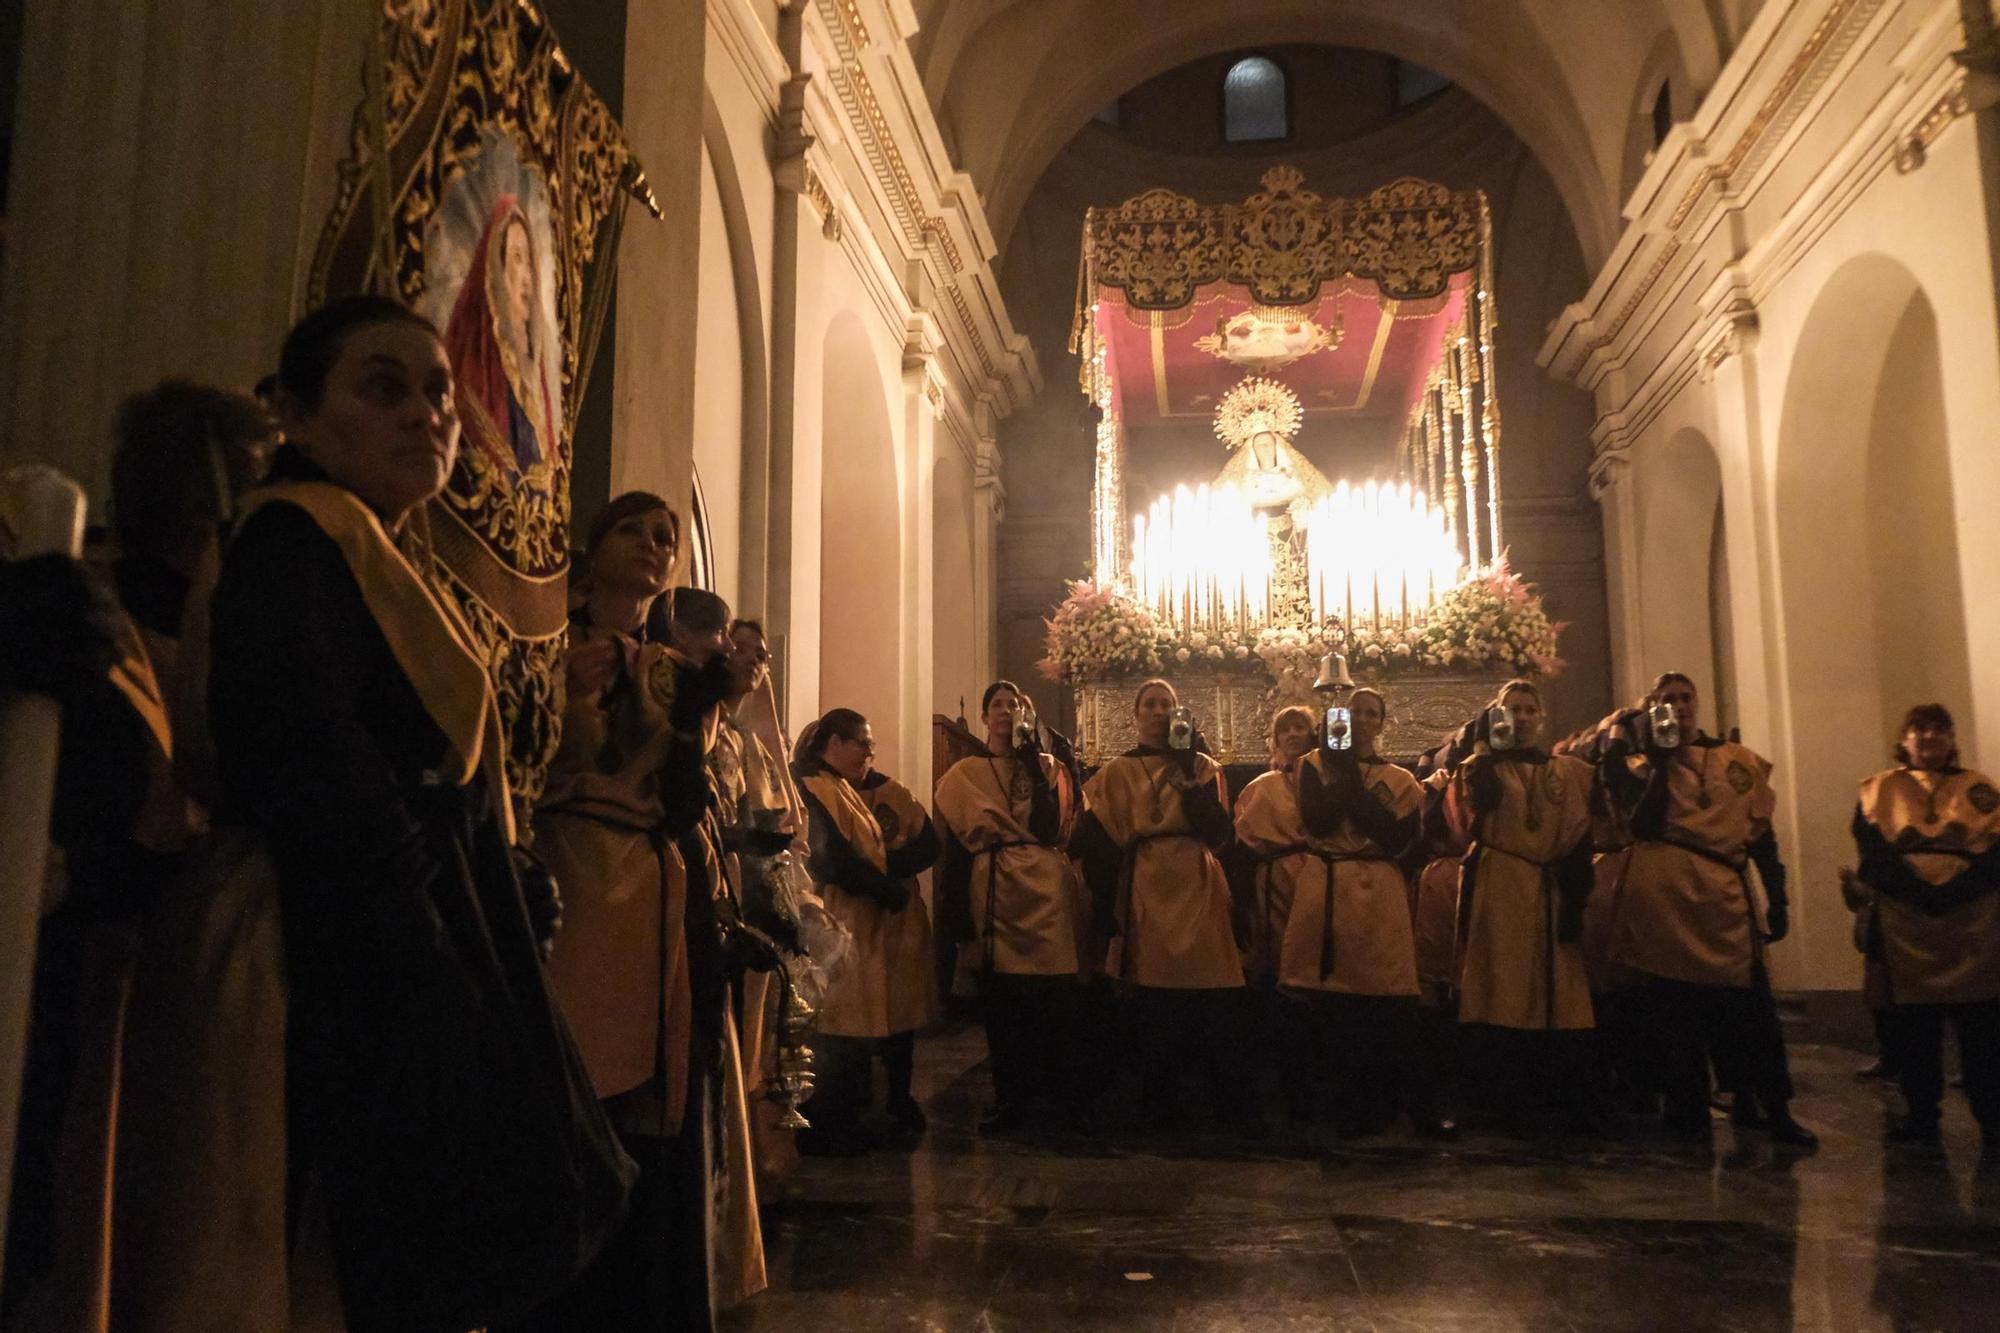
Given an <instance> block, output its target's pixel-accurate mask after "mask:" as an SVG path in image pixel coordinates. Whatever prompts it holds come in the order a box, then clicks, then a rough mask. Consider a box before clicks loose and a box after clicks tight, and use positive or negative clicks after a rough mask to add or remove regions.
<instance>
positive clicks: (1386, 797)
mask: <svg viewBox="0 0 2000 1333" xmlns="http://www.w3.org/2000/svg"><path fill="white" fill-rule="evenodd" d="M1368 794H1369V795H1370V796H1373V797H1374V798H1375V799H1376V800H1378V801H1380V802H1381V803H1382V804H1383V805H1390V804H1393V802H1394V796H1393V794H1392V793H1391V792H1390V790H1389V784H1388V783H1386V782H1377V783H1376V784H1375V785H1374V786H1372V787H1370V788H1369V789H1368Z"/></svg>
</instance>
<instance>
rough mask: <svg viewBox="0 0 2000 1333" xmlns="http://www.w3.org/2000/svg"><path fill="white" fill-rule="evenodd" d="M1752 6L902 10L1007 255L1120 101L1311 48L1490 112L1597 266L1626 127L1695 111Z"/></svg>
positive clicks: (959, 2)
mask: <svg viewBox="0 0 2000 1333" xmlns="http://www.w3.org/2000/svg"><path fill="white" fill-rule="evenodd" d="M1758 3H1759V0H1423V2H1422V3H1412V0H1227V3H1224V2H1223V0H912V7H913V9H914V10H915V13H916V17H917V19H918V21H919V24H920V27H919V29H918V32H917V34H916V36H915V38H914V39H913V42H912V52H913V54H914V56H915V58H916V62H917V66H918V69H919V70H920V71H921V73H922V75H923V79H924V86H925V90H926V92H927V93H928V95H929V97H930V100H931V104H932V108H933V110H934V111H935V112H936V114H937V118H938V122H939V124H940V126H941V127H942V128H943V131H944V133H945V136H946V140H947V143H948V144H949V146H950V148H951V150H952V154H953V156H954V158H955V159H956V160H957V162H958V163H959V165H960V166H961V167H962V168H964V169H965V170H966V171H967V172H969V173H970V174H971V175H972V178H973V179H974V181H976V182H977V184H978V186H979V189H980V192H981V194H982V195H983V196H984V198H985V201H986V207H987V215H988V217H989V219H990V221H991V223H992V226H993V231H994V234H995V237H996V238H997V239H998V241H999V243H1000V245H1001V247H1002V248H1003V249H1004V248H1005V246H1006V243H1007V237H1008V235H1009V233H1010V232H1011V230H1012V228H1013V226H1014V223H1015V221H1016V220H1017V218H1018V217H1019V215H1020V211H1021V208H1022V206H1023V204H1024V202H1025V201H1026V199H1027V197H1028V194H1029V192H1030V191H1031V190H1032V189H1033V188H1034V185H1035V182H1036V181H1037V180H1038V179H1040V177H1041V175H1042V172H1043V171H1044V170H1045V169H1046V168H1047V166H1048V163H1049V161H1050V159H1051V158H1052V157H1054V155H1055V154H1056V152H1057V151H1058V150H1059V149H1060V148H1061V147H1062V145H1063V144H1064V143H1066V142H1068V140H1069V139H1070V138H1071V137H1072V136H1073V135H1075V133H1076V132H1077V130H1078V129H1079V128H1081V127H1082V126H1083V125H1084V124H1085V122H1087V121H1088V120H1089V119H1090V118H1091V116H1093V115H1094V114H1096V113H1097V111H1098V110H1100V109H1101V108H1102V107H1103V106H1105V105H1106V104H1107V103H1109V102H1110V101H1112V100H1113V99H1114V98H1116V97H1117V96H1118V95H1119V94H1120V93H1122V92H1125V91H1126V90H1128V89H1130V88H1132V87H1134V86H1136V85H1137V84H1139V83H1141V82H1143V81H1145V80H1146V79H1148V78H1150V77H1152V76H1153V75H1155V74H1158V73H1160V72H1162V71H1164V70H1167V69H1171V68H1173V67H1174V66H1176V65H1179V64H1181V63H1183V62H1185V61H1187V60H1190V59H1193V58H1195V57H1198V56H1201V55H1206V54H1209V53H1212V52H1216V51H1227V50H1233V49H1237V48H1241V47H1247V46H1257V45H1266V44H1277V43H1287V42H1319V43H1331V44H1338V45H1341V46H1350V47H1365V48H1369V49H1373V50H1379V51H1385V52H1388V53H1389V54H1391V55H1395V56H1398V57H1401V58H1402V59H1405V60H1409V61H1412V62H1414V63H1416V64H1420V65H1425V66H1428V67H1429V68H1431V69H1435V70H1437V71H1438V72H1440V73H1442V74H1444V75H1445V76H1447V77H1448V78H1450V79H1452V80H1453V81H1455V82H1456V83H1458V84H1459V85H1460V86H1462V87H1464V88H1465V89H1467V90H1468V91H1470V92H1471V93H1472V94H1473V95H1475V96H1477V97H1478V98H1480V99H1481V100H1482V101H1484V102H1485V103H1486V104H1487V105H1489V106H1490V107H1492V108H1493V109H1494V111H1496V112H1497V113H1498V114H1499V115H1500V116H1501V117H1502V118H1503V119H1504V120H1506V121H1507V123H1508V124H1509V125H1510V126H1511V127H1512V128H1513V130H1514V132H1515V133H1516V134H1517V135H1519V136H1520V138H1521V139H1522V140H1523V141H1524V142H1525V143H1526V144H1527V145H1528V146H1529V148H1530V149H1531V150H1532V151H1533V152H1534V153H1535V154H1536V155H1537V156H1538V157H1539V158H1540V159H1541V161H1542V163H1543V165H1544V166H1545V167H1546V168H1547V169H1548V171H1549V174H1550V176H1551V177H1552V178H1553V179H1554V180H1555V182H1556V185H1557V188H1558V189H1559V190H1560V191H1561V192H1562V196H1563V199H1564V202H1565V203H1566V204H1567V206H1568V208H1569V211H1570V214H1571V217H1572V220H1573V221H1574V223H1575V225H1576V230H1577V235H1578V238H1579V239H1580V241H1581V242H1582V245H1583V250H1584V256H1585V259H1586V261H1587V262H1588V263H1590V264H1591V265H1592V266H1593V267H1594V266H1595V265H1596V264H1597V263H1598V262H1600V261H1601V260H1602V259H1603V258H1604V257H1605V256H1606V255H1608V254H1609V252H1610V249H1611V246H1612V243H1613V241H1614V240H1615V238H1616V236H1617V231H1618V211H1619V205H1620V203H1621V202H1622V198H1623V195H1624V192H1625V189H1626V187H1627V185H1628V184H1629V180H1628V179H1627V177H1628V175H1629V171H1628V166H1629V156H1630V154H1629V151H1628V150H1629V143H1630V137H1631V132H1630V129H1631V125H1632V123H1633V118H1634V116H1635V115H1643V114H1645V112H1646V111H1647V110H1648V109H1649V108H1650V103H1651V97H1652V95H1653V91H1654V90H1655V89H1656V88H1657V86H1658V81H1659V77H1660V76H1661V75H1662V74H1671V75H1672V76H1673V78H1674V79H1675V81H1676V83H1677V85H1678V88H1677V91H1676V96H1675V99H1674V100H1675V106H1676V108H1677V109H1681V110H1683V113H1684V110H1685V108H1688V107H1691V106H1692V105H1693V104H1694V98H1696V97H1698V96H1699V94H1700V93H1702V92H1704V91H1706V89H1707V88H1708V86H1709V85H1710V84H1711V83H1712V82H1713V81H1714V78H1715V75H1716V72H1717V70H1718V69H1719V68H1720V67H1721V64H1722V60H1723V58H1724V56H1725V55H1726V54H1727V52H1728V51H1729V50H1730V49H1731V48H1732V47H1733V46H1734V44H1735V42H1736V40H1737V39H1738V38H1740V37H1741V35H1742V32H1743V29H1744V28H1745V27H1746V26H1747V24H1748V22H1749V17H1750V15H1751V14H1752V13H1753V12H1754V11H1755V9H1756V8H1757V6H1758ZM1642 103H1643V105H1642Z"/></svg>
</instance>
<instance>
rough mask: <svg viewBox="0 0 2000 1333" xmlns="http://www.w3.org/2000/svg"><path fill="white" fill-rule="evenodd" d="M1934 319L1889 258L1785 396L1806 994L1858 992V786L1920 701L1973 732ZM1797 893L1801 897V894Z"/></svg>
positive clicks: (1863, 272) (1786, 596)
mask: <svg viewBox="0 0 2000 1333" xmlns="http://www.w3.org/2000/svg"><path fill="white" fill-rule="evenodd" d="M1942 372H1943V363H1942V358H1941V355H1940V346H1939V340H1938V326H1937V317H1936V315H1935V313H1934V312H1933V310H1932V308H1931V304H1930V301H1929V299H1928V298H1927V297H1926V296H1925V295H1924V293H1923V291H1922V289H1921V288H1920V287H1919V286H1918V285H1917V282H1916V279H1915V278H1914V277H1913V276H1912V275H1911V274H1910V273H1909V271H1908V270H1906V269H1904V268H1903V267H1902V266H1901V265H1900V264H1898V263H1896V262H1895V261H1893V260H1891V259H1888V258H1886V257H1883V256H1875V255H1870V256H1864V257H1862V258H1860V259H1856V260H1853V261H1851V262H1850V263H1848V265H1847V266H1846V267H1844V268H1843V269H1841V270H1840V272H1838V273H1837V274H1835V276H1834V277H1833V279H1832V281H1830V282H1829V283H1828V284H1827V286H1826V288H1825V289H1824V290H1823V291H1822V292H1821V293H1820V295H1819V297H1818V298H1817V299H1816V301H1815V303H1814V305H1813V308H1812V313H1811V315H1810V316H1809V317H1808V318H1807V320H1806V324H1805V332H1804V334H1803V336H1802V337H1801V338H1800V340H1799V342H1798V346H1797V350H1796V352H1795V354H1794V358H1793V361H1792V371H1791V375H1790V378H1789V380H1788V381H1787V383H1786V386H1785V396H1784V417H1783V421H1782V427H1781V433H1780V435H1779V441H1778V467H1777V487H1776V506H1777V526H1778V548H1779V561H1778V574H1779V603H1780V607H1781V626H1782V634H1783V655H1782V661H1783V663H1784V668H1783V669H1784V673H1785V677H1786V684H1787V686H1788V687H1789V688H1788V690H1787V695H1788V699H1789V705H1790V731H1791V736H1792V753H1791V758H1792V766H1793V771H1792V772H1790V773H1789V774H1787V775H1785V780H1786V781H1788V782H1789V783H1791V784H1792V788H1793V791H1794V792H1795V796H1796V800H1797V810H1798V847H1797V848H1796V850H1795V854H1794V857H1793V860H1794V862H1795V866H1796V871H1797V882H1799V883H1800V884H1801V885H1802V888H1803V892H1804V893H1805V894H1806V895H1807V896H1808V897H1809V899H1810V901H1811V902H1813V903H1816V904H1819V905H1820V910H1818V911H1811V910H1808V911H1807V912H1806V913H1805V914H1804V920H1803V922H1802V924H1803V926H1804V927H1805V931H1806V940H1805V943H1806V945H1807V948H1806V957H1807V965H1808V968H1809V971H1810V974H1811V978H1812V980H1811V984H1815V985H1819V984H1825V985H1838V986H1851V985H1852V984H1853V982H1854V978H1855V969H1854V966H1853V959H1852V953H1851V950H1850V948H1849V946H1848V945H1847V914H1846V913H1845V912H1844V911H1841V910H1839V900H1838V899H1837V897H1835V896H1834V883H1835V876H1834V871H1835V868H1836V867H1837V866H1839V865H1842V864H1846V863H1850V862H1851V861H1852V859H1853V854H1854V851H1853V846H1852V842H1851V840H1850V839H1849V837H1848V832H1847V826H1848V820H1849V818H1850V816H1851V814H1852V811H1853V807H1854V789H1855V783H1856V782H1857V781H1858V780H1859V779H1860V778H1862V777H1864V776H1866V775H1867V774H1869V773H1871V772H1873V771H1875V770H1876V769H1879V768H1881V767H1882V766H1883V764H1884V763H1885V761H1886V756H1887V754H1888V748H1889V741H1890V736H1891V734H1892V733H1893V732H1894V730H1895V727H1896V725H1897V723H1898V722H1899V721H1900V719H1901V717H1902V714H1903V711H1904V710H1905V709H1906V708H1908V707H1909V705H1911V704H1913V703H1919V702H1925V701H1929V700H1937V701H1940V702H1942V703H1944V704H1945V705H1946V706H1947V707H1949V708H1951V709H1952V710H1953V712H1954V713H1955V714H1957V716H1958V720H1959V726H1960V728H1961V729H1962V730H1965V731H1968V732H1969V731H1971V730H1972V727H1973V722H1974V719H1973V716H1972V712H1973V698H1972V687H1971V677H1972V673H1971V666H1970V660H1969V656H1968V654H1967V651H1966V636H1965V601H1964V594H1963V589H1962V586H1961V581H1960V577H1959V563H1958V539H1957V528H1956V523H1955V521H1954V519H1953V505H1952V476H1951V458H1950V442H1949V439H1948V437H1947V434H1946V429H1945V415H1944V385H1943V373H1942ZM1797 896H1798V895H1797V894H1795V897H1797Z"/></svg>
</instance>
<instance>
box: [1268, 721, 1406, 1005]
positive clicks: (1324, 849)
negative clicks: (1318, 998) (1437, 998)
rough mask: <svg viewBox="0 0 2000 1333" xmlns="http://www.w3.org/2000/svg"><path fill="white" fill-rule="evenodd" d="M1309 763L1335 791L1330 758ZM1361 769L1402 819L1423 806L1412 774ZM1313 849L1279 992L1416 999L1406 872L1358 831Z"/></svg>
mask: <svg viewBox="0 0 2000 1333" xmlns="http://www.w3.org/2000/svg"><path fill="white" fill-rule="evenodd" d="M1305 763H1306V764H1308V765H1312V766H1314V767H1316V768H1317V769H1318V770H1319V773H1320V780H1321V781H1322V782H1323V783H1325V784H1326V785H1329V786H1331V785H1332V783H1331V780H1330V779H1329V778H1328V777H1327V776H1326V772H1327V770H1326V758H1325V755H1324V754H1323V753H1314V754H1312V755H1309V756H1307V757H1306V759H1305ZM1360 769H1361V785H1362V786H1363V787H1364V788H1366V789H1367V790H1368V791H1369V792H1370V793H1371V794H1372V795H1373V796H1374V798H1375V800H1376V801H1377V802H1378V803H1379V804H1381V805H1382V806H1383V807H1384V808H1385V809H1387V810H1388V811H1389V813H1390V814H1392V815H1394V816H1395V817H1396V818H1397V819H1407V818H1409V817H1410V816H1411V815H1414V814H1416V813H1417V811H1418V809H1419V808H1420V807H1421V806H1422V805H1423V789H1422V788H1421V787H1419V786H1418V785H1417V780H1416V779H1415V778H1414V777H1412V776H1411V775H1410V773H1409V771H1408V770H1407V769H1404V768H1400V767H1398V766H1397V765H1395V764H1388V763H1381V762H1378V761H1371V760H1362V761H1361V763H1360ZM1308 845H1309V848H1310V851H1309V854H1308V855H1306V856H1304V857H1302V858H1300V859H1299V863H1298V870H1297V873H1296V874H1295V876H1294V878H1293V891H1292V901H1291V910H1290V912H1289V913H1288V914H1287V916H1286V919H1285V927H1284V937H1283V944H1282V945H1281V947H1280V952H1279V959H1278V984H1279V985H1280V986H1282V987H1284V988H1285V989H1286V990H1292V991H1301V992H1318V991H1328V992H1333V993H1337V994H1343V995H1416V994H1417V993H1418V989H1417V941H1416V934H1415V930H1414V927H1413V924H1412V922H1411V919H1410V888H1409V884H1408V882H1407V881H1405V880H1404V878H1403V872H1402V870H1401V868H1400V867H1398V866H1397V865H1396V864H1395V862H1393V861H1391V860H1389V859H1388V853H1387V852H1386V851H1385V850H1384V849H1383V848H1381V847H1378V846H1376V844H1375V843H1374V842H1373V841H1372V840H1370V839H1369V838H1368V837H1367V835H1365V834H1363V833H1362V832H1361V831H1360V830H1359V829H1357V828H1355V827H1353V825H1352V824H1350V823H1345V822H1344V823H1343V824H1342V826H1341V828H1340V830H1339V831H1338V832H1336V833H1334V834H1333V835H1332V836H1331V837H1325V838H1310V839H1308ZM1329 895H1330V896H1329ZM1329 964H1330V966H1329Z"/></svg>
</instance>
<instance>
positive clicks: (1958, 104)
mask: <svg viewBox="0 0 2000 1333" xmlns="http://www.w3.org/2000/svg"><path fill="white" fill-rule="evenodd" d="M1970 114H1972V92H1971V89H1970V88H1969V87H1968V84H1967V80H1965V79H1960V80H1959V81H1958V82H1957V83H1956V84H1955V85H1954V86H1952V87H1951V88H1948V89H1946V90H1945V93H1944V96H1942V97H1940V98H1938V100H1937V101H1935V102H1933V103H1931V106H1930V109H1929V110H1928V111H1926V112H1924V114H1923V115H1922V116H1921V117H1919V118H1918V120H1917V123H1916V124H1915V125H1913V126H1912V127H1911V128H1910V131H1909V133H1907V134H1905V135H1904V136H1903V138H1902V141H1901V142H1900V143H1898V144H1897V145H1896V170H1897V172H1899V173H1900V174H1902V175H1905V176H1907V175H1909V174H1910V173H1911V172H1912V171H1915V170H1917V169H1918V168H1919V167H1921V166H1923V164H1924V163H1925V162H1926V161H1927V160H1929V158H1930V150H1931V145H1932V144H1934V143H1936V142H1937V141H1938V137H1939V136H1940V135H1942V134H1943V133H1944V132H1945V128H1946V127H1947V126H1949V125H1950V124H1951V123H1952V122H1953V121H1954V120H1957V119H1958V118H1959V117H1960V116H1966V115H1970Z"/></svg>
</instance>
